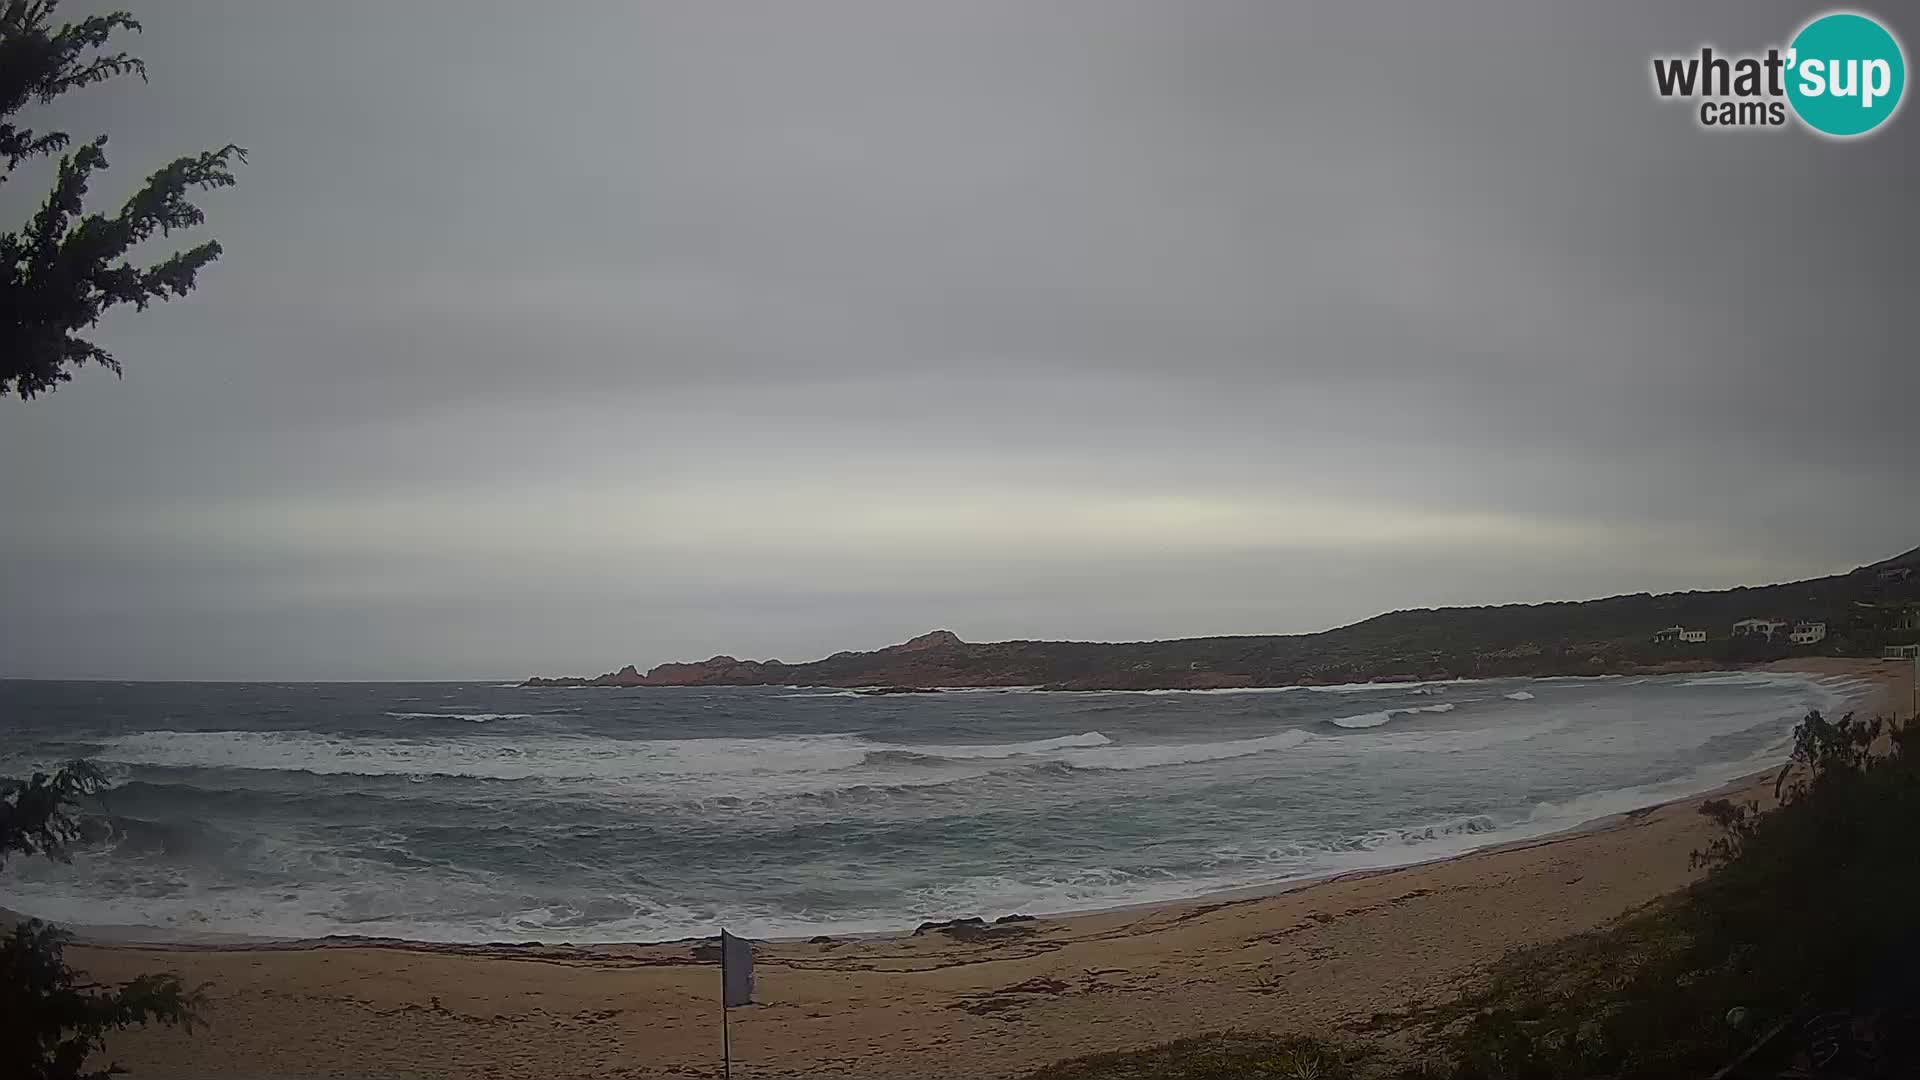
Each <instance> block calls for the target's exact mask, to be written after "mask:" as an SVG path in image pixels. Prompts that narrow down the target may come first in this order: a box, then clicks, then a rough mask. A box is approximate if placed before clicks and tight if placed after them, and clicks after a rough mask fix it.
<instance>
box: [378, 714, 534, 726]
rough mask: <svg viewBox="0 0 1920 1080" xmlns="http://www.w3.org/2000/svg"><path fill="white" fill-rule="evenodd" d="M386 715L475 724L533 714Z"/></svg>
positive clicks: (409, 718)
mask: <svg viewBox="0 0 1920 1080" xmlns="http://www.w3.org/2000/svg"><path fill="white" fill-rule="evenodd" d="M387 715H388V716H391V717H393V718H394V719H395V720H471V721H473V722H474V723H476V724H484V723H486V722H487V721H489V720H531V719H533V718H534V715H535V714H533V713H523V712H512V713H499V712H478V713H459V712H390V713H388V714H387Z"/></svg>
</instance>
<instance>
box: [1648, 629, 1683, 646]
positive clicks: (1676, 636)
mask: <svg viewBox="0 0 1920 1080" xmlns="http://www.w3.org/2000/svg"><path fill="white" fill-rule="evenodd" d="M1686 632H1687V628H1686V627H1684V626H1669V627H1667V628H1666V629H1665V630H1655V631H1654V632H1653V643H1654V644H1655V645H1664V644H1666V643H1667V642H1669V641H1679V640H1680V635H1681V634H1684V633H1686Z"/></svg>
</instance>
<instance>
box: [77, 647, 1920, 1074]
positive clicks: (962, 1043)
mask: <svg viewBox="0 0 1920 1080" xmlns="http://www.w3.org/2000/svg"><path fill="white" fill-rule="evenodd" d="M1774 667H1775V668H1776V669H1780V670H1796V671H1804V672H1808V673H1811V674H1818V675H1851V676H1856V677H1863V678H1870V679H1872V680H1874V681H1876V682H1878V683H1880V684H1881V685H1882V686H1883V687H1884V690H1885V693H1886V694H1887V697H1886V698H1885V699H1884V700H1883V701H1882V702H1881V703H1880V709H1881V711H1889V710H1891V709H1893V708H1896V707H1897V708H1899V709H1900V711H1901V712H1903V713H1904V712H1905V711H1906V710H1907V708H1908V705H1907V702H1909V701H1910V700H1911V696H1910V695H1911V693H1912V689H1911V683H1910V679H1911V675H1910V673H1911V670H1912V669H1911V666H1910V665H1907V664H1894V663H1881V662H1876V661H1866V660H1825V659H1820V660H1800V661H1795V662H1792V663H1790V664H1780V665H1774ZM1683 720H1684V718H1676V722H1683ZM1730 790H1731V791H1732V792H1733V793H1734V795H1735V796H1736V797H1738V798H1754V799H1758V800H1760V801H1761V802H1763V803H1764V802H1766V801H1768V800H1769V799H1770V796H1771V792H1772V778H1771V775H1768V776H1766V777H1764V778H1762V777H1755V778H1751V779H1749V780H1747V781H1744V782H1741V783H1739V784H1736V785H1734V786H1733V787H1732V788H1731V789H1730ZM1706 797H1707V796H1697V797H1693V798H1688V799H1684V800H1679V801H1676V802H1673V803H1669V804H1665V805H1662V806H1659V807H1654V808H1649V809H1645V810H1640V811H1635V812H1634V813H1631V814H1627V815H1623V816H1621V817H1618V818H1613V819H1608V820H1605V821H1602V822H1596V823H1593V824H1591V825H1590V826H1588V827H1586V828H1584V829H1582V830H1579V831H1576V832H1573V833H1569V834H1563V835H1560V836H1556V837H1552V838H1549V839H1545V840H1536V841H1530V842H1526V843H1522V844H1515V845H1510V846H1506V847H1501V848H1495V849H1489V850H1482V851H1479V852H1475V853H1472V854H1469V855H1465V856H1462V857H1459V858H1455V859H1451V860H1448V861H1444V862H1436V863H1429V864H1423V865H1419V866H1414V867H1407V868H1403V869H1397V870H1388V871H1379V872H1371V873H1366V874H1356V875H1350V876H1346V877H1342V878H1337V879H1333V880H1328V881H1323V882H1318V883H1315V884H1311V885H1307V886H1304V887H1300V888H1296V889H1293V890H1291V891H1286V892H1281V893H1278V894H1274V895H1263V896H1234V897H1219V898H1212V899H1208V900H1202V901H1191V902H1186V903H1180V904H1172V905H1166V906H1162V907H1155V908H1151V909H1135V910H1125V911H1110V912H1102V913H1096V914H1089V915H1083V916H1075V917H1070V918H1057V919H1045V920H1035V921H1031V922H1014V923H1007V924H1004V925H1001V926H997V927H992V928H990V929H989V930H987V931H986V932H985V933H978V934H973V935H968V936H956V935H954V934H950V933H945V932H929V933H924V934H921V935H917V936H900V937H888V938H866V939H844V940H833V941H825V942H782V943H770V944H763V945H761V946H759V947H758V950H757V957H758V968H757V975H758V993H757V996H758V998H759V1001H760V1003H759V1004H756V1005H753V1006H750V1007H745V1008H740V1009H736V1010H734V1011H733V1013H732V1030H733V1052H734V1062H735V1064H734V1068H735V1071H736V1075H738V1076H741V1077H747V1078H750V1077H788V1076H802V1075H805V1076H848V1077H866V1076H954V1077H958V1076H1005V1075H1011V1074H1017V1073H1020V1072H1022V1071H1024V1070H1027V1069H1030V1068H1032V1067H1034V1066H1037V1065H1040V1064H1043V1063H1045V1062H1048V1061H1052V1060H1054V1059H1057V1058H1060V1057H1063V1056H1068V1055H1074V1054H1083V1053H1089V1052H1094V1051H1100V1050H1112V1049H1120V1048H1124V1047H1128V1046H1135V1045H1141V1044H1146V1043H1152V1042H1157V1041H1163V1040H1166V1039H1171V1038H1175V1037H1178V1036H1181V1035H1186V1034H1192V1033H1196V1032H1200V1031H1205V1030H1215V1029H1222V1028H1236V1027H1237V1028H1259V1029H1270V1030H1275V1031H1289V1030H1297V1031H1326V1030H1328V1029H1329V1028H1332V1027H1335V1026H1338V1025H1341V1024H1344V1023H1349V1022H1353V1021H1360V1020H1365V1019H1366V1018H1368V1017H1369V1016H1371V1015H1372V1014H1373V1013H1374V1012H1376V1011H1379V1010H1386V1009H1395V1008H1401V1007H1404V1006H1406V1005H1409V1004H1412V1003H1416V1002H1429V1003H1430V1002H1434V1001H1437V1000H1441V999H1444V998H1445V997H1447V996H1448V995H1449V994H1450V993H1451V992H1452V990H1453V988H1454V987H1455V986H1456V985H1457V984H1458V983H1459V981H1460V980H1461V979H1462V978H1464V977H1466V976H1468V975H1470V974H1471V973H1472V971H1473V970H1474V969H1475V968H1476V967H1477V966H1479V965H1482V964H1485V963H1487V962H1488V961H1491V960H1494V959H1496V958H1497V957H1499V956H1500V954H1501V953H1502V952H1503V951H1505V950H1506V949H1508V948H1511V947H1514V946H1519V945H1527V944H1532V943H1536V942H1541V941H1546V940H1551V939H1553V938H1557V937H1560V936H1563V935H1565V934H1568V933H1572V932H1575V931H1579V930H1583V929H1587V928H1590V927H1594V926H1597V925H1600V924H1602V923H1604V922H1606V921H1607V920H1609V919H1611V918H1613V917H1615V916H1617V915H1619V914H1621V913H1622V912H1625V911H1627V910H1629V909H1632V908H1634V907H1637V906H1639V905H1642V904H1645V903H1647V902H1648V901H1650V900H1653V899H1654V898H1656V897H1658V896H1660V895H1662V894H1664V893H1667V892H1670V891H1672V890H1674V889H1676V888H1679V887H1681V886H1683V885H1684V884H1686V883H1687V882H1688V881H1689V880H1690V879H1691V878H1692V876H1693V871H1691V870H1690V869H1689V868H1688V858H1687V856H1688V853H1689V852H1690V851H1692V850H1693V849H1695V848H1698V847H1700V846H1701V845H1702V844H1703V843H1704V841H1705V840H1706V838H1707V837H1708V836H1709V834H1710V828H1709V826H1708V824H1707V823H1706V822H1705V821H1704V820H1703V819H1702V818H1701V817H1700V815H1699V814H1698V813H1697V807H1698V805H1699V803H1700V802H1701V801H1703V799H1704V798H1706ZM709 948H710V947H709ZM703 953H704V950H703ZM70 955H71V958H72V959H73V961H74V962H75V963H76V964H77V965H78V966H80V967H82V968H84V969H85V970H86V971H87V972H88V973H89V974H90V975H92V976H94V977H96V978H99V979H102V980H110V981H111V980H121V979H125V978H129V977H131V976H133V975H135V974H138V973H140V972H146V971H155V970H174V971H178V972H179V973H180V974H181V975H182V976H183V977H184V978H185V979H186V980H187V981H188V982H189V983H206V984H208V989H207V1001H208V1005H207V1008H206V1010H205V1016H206V1019H207V1021H208V1025H209V1026H208V1027H207V1028H205V1029H203V1030H200V1031H197V1032H196V1033H195V1034H193V1035H192V1036H191V1037H189V1036H187V1035H185V1034H183V1033H180V1032H172V1031H142V1030H135V1031H129V1032H126V1033H123V1034H119V1035H116V1036H114V1037H113V1039H112V1041H111V1043H110V1046H111V1050H112V1053H111V1057H112V1058H113V1059H114V1060H117V1061H119V1062H121V1063H122V1064H124V1065H126V1066H128V1067H129V1068H132V1069H133V1070H134V1071H135V1075H137V1076H144V1077H199V1076H210V1075H222V1076H228V1075H232V1076H247V1077H275V1078H289V1077H347V1076H353V1077H465V1076H484V1077H502V1078H505V1077H572V1076H581V1077H585V1076H680V1077H689V1076H718V1075H719V1073H720V1059H719V1051H720V1028H719V1023H720V1014H719V1008H718V1001H717V993H718V990H719V975H718V970H717V966H716V964H715V962H714V960H713V959H712V958H711V957H710V956H708V955H704V954H703V955H698V956H696V950H695V947H694V946H692V945H688V944H679V945H657V946H631V947H595V948H591V949H587V948H568V947H544V948H542V947H532V946H476V947H466V946H458V947H456V946H433V945H407V944H387V943H381V944H377V945H373V944H366V943H352V942H343V941H328V942H323V943H301V944H297V945H247V946H231V945H218V946H211V945H209V946H182V945H167V946H151V945H108V944H81V945H76V946H75V947H74V948H73V949H72V950H71V954H70Z"/></svg>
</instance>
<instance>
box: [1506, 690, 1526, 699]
mask: <svg viewBox="0 0 1920 1080" xmlns="http://www.w3.org/2000/svg"><path fill="white" fill-rule="evenodd" d="M1505 696H1506V699H1507V700H1508V701H1532V700H1533V695H1532V694H1529V693H1527V692H1526V691H1525V690H1515V691H1514V692H1513V693H1511V694H1507V695H1505Z"/></svg>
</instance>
